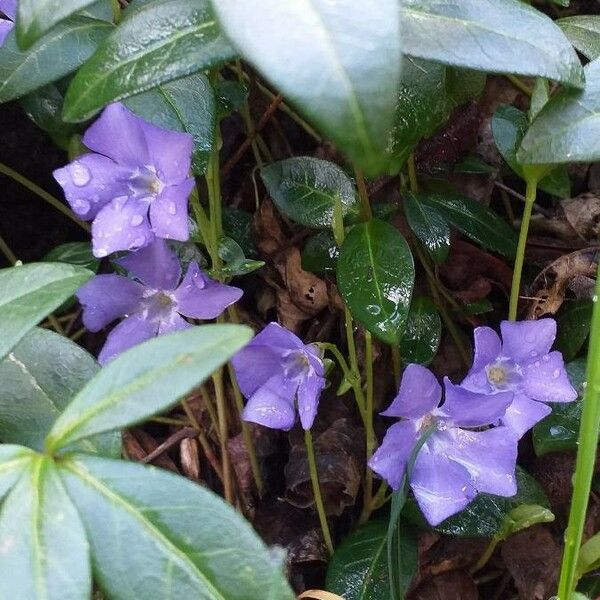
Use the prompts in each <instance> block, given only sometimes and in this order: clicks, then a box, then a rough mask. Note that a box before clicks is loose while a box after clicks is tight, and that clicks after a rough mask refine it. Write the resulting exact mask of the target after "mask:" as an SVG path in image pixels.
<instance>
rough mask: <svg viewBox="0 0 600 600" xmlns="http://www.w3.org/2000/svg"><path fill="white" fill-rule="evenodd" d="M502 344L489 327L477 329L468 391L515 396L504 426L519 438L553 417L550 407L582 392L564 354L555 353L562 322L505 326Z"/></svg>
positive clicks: (502, 325) (522, 322)
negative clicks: (574, 382) (572, 379)
mask: <svg viewBox="0 0 600 600" xmlns="http://www.w3.org/2000/svg"><path fill="white" fill-rule="evenodd" d="M500 331H501V333H502V339H500V337H499V336H498V335H497V334H496V332H495V331H494V330H493V329H491V328H489V327H478V328H477V329H475V332H474V336H475V360H474V361H473V366H472V368H471V370H470V371H469V373H468V375H467V377H466V378H465V380H464V381H463V382H462V384H461V385H462V387H464V388H466V389H468V390H471V391H474V392H479V393H482V394H490V395H492V396H491V398H490V399H494V398H495V394H497V393H499V392H505V391H511V392H512V393H513V394H514V396H513V401H512V403H511V404H510V406H509V407H508V409H507V411H506V414H505V415H504V416H503V417H502V418H501V423H502V424H503V425H506V426H507V427H510V428H511V429H512V430H513V431H514V432H515V433H516V434H517V436H518V437H521V436H522V435H523V434H524V433H525V432H526V431H527V430H529V429H531V427H533V426H534V425H535V424H536V423H537V422H538V421H541V420H542V419H543V418H544V417H546V416H547V415H548V414H550V412H551V409H550V407H549V406H548V405H547V404H544V402H572V401H573V400H575V399H576V398H577V392H576V390H575V389H574V388H573V386H572V385H571V383H570V381H569V377H568V375H567V372H566V370H565V365H564V361H563V357H562V354H561V353H560V352H556V351H554V352H550V349H551V347H552V344H553V343H554V339H555V337H556V321H555V320H554V319H539V320H537V321H515V322H513V321H502V323H501V324H500Z"/></svg>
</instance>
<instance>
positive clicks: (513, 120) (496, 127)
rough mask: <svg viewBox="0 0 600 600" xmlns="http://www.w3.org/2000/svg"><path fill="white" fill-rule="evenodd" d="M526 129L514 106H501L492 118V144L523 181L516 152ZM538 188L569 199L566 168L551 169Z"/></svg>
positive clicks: (522, 114)
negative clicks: (493, 143)
mask: <svg viewBox="0 0 600 600" xmlns="http://www.w3.org/2000/svg"><path fill="white" fill-rule="evenodd" d="M528 127H529V120H528V119H527V115H526V114H525V113H524V112H522V111H520V110H519V109H518V108H515V107H514V106H508V105H502V106H500V107H498V109H497V110H496V112H495V113H494V116H493V117H492V135H493V136H494V142H495V143H496V146H497V147H498V150H499V151H500V154H501V155H502V158H504V160H505V161H506V162H507V164H508V166H509V167H510V168H511V169H512V170H513V171H514V172H515V173H516V174H517V175H519V177H521V178H522V179H525V173H524V171H523V165H521V164H520V163H519V161H518V160H517V150H518V149H519V146H520V145H521V141H522V140H523V136H524V135H525V133H526V131H527V128H528ZM538 187H539V188H540V189H541V190H543V191H545V192H548V193H549V194H552V195H554V196H558V197H559V198H569V197H570V195H571V182H570V181H569V174H568V172H567V168H566V167H557V168H556V169H553V170H552V172H551V173H549V174H548V175H546V176H545V177H544V178H543V179H542V180H541V181H540V182H539V183H538Z"/></svg>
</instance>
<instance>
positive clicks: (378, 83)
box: [214, 0, 401, 176]
mask: <svg viewBox="0 0 600 600" xmlns="http://www.w3.org/2000/svg"><path fill="white" fill-rule="evenodd" d="M214 4H215V10H216V11H217V13H218V15H219V18H220V20H221V23H222V25H223V27H224V28H225V31H226V33H227V34H228V36H229V37H230V39H231V40H232V41H233V43H234V44H235V45H236V46H237V47H238V48H239V49H240V50H241V52H242V54H243V55H244V58H246V59H247V60H248V61H249V62H250V63H252V64H254V66H255V67H256V68H257V69H258V70H259V71H260V72H261V73H262V75H264V77H265V78H266V79H268V80H269V81H270V82H271V83H272V84H273V85H274V86H275V87H276V88H277V89H278V90H279V91H280V92H281V93H282V94H283V96H284V97H285V98H286V99H287V100H289V101H290V102H291V103H292V104H294V105H295V106H296V107H297V108H298V109H299V111H300V112H301V113H302V114H303V115H304V116H305V117H306V118H307V119H308V120H309V121H311V122H312V123H314V124H315V125H316V126H317V127H318V128H319V129H320V130H321V131H322V132H323V133H324V134H325V135H326V136H328V137H330V138H331V139H332V140H333V141H334V142H336V144H337V145H338V146H339V147H340V149H341V150H343V151H344V152H345V153H346V154H348V156H349V157H350V159H351V160H352V162H354V163H355V164H356V165H358V166H359V167H360V168H362V170H363V171H365V173H366V174H367V175H368V176H375V175H377V174H380V173H382V172H383V171H385V170H386V168H387V163H388V158H387V156H386V148H387V141H388V134H389V131H390V128H391V125H392V121H393V117H394V108H395V104H396V97H397V93H398V87H399V76H400V60H401V55H400V23H399V19H398V2H397V1H396V0H364V1H362V2H356V1H355V0H338V1H336V2H329V1H327V0H286V1H285V2H277V1H274V0H254V1H253V2H239V0H219V1H218V2H215V3H214ZM357 41H359V43H357Z"/></svg>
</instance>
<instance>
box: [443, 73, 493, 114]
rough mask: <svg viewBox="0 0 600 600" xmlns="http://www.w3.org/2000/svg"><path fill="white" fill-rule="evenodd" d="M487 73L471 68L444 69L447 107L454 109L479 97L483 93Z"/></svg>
mask: <svg viewBox="0 0 600 600" xmlns="http://www.w3.org/2000/svg"><path fill="white" fill-rule="evenodd" d="M486 81H487V75H486V74H485V73H482V72H481V71H473V70H471V69H457V68H454V67H448V68H447V69H446V96H447V100H448V109H454V108H456V107H457V106H460V105H461V104H464V103H465V102H468V101H469V100H474V99H476V98H479V96H481V94H482V93H483V90H484V88H485V84H486Z"/></svg>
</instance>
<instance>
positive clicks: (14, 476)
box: [0, 444, 35, 500]
mask: <svg viewBox="0 0 600 600" xmlns="http://www.w3.org/2000/svg"><path fill="white" fill-rule="evenodd" d="M34 456H35V454H34V452H32V451H31V450H30V449H29V448H24V447H23V446H13V445H9V444H2V445H0V500H2V499H3V498H4V496H6V494H7V493H8V492H9V491H10V490H11V489H12V488H13V486H14V485H15V483H17V481H18V480H19V479H20V478H21V476H22V475H23V473H24V472H25V471H26V470H27V468H28V467H29V465H30V464H31V460H32V458H33V457H34Z"/></svg>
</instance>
